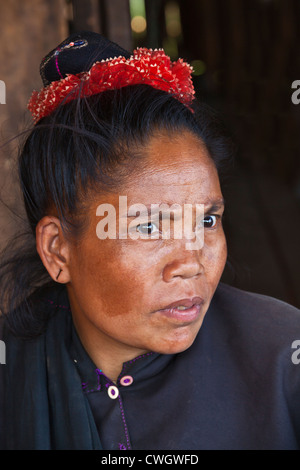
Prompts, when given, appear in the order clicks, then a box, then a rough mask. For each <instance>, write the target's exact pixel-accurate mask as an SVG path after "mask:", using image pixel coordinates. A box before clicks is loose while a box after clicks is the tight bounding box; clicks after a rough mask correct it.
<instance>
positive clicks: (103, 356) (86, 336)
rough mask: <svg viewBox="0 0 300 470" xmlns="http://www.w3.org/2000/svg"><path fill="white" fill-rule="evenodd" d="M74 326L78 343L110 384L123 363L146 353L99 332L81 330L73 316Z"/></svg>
mask: <svg viewBox="0 0 300 470" xmlns="http://www.w3.org/2000/svg"><path fill="white" fill-rule="evenodd" d="M73 321H74V325H75V328H76V331H77V334H78V336H79V338H80V341H81V343H82V345H83V347H84V349H85V350H86V352H87V354H88V355H89V356H90V358H91V359H92V361H93V362H94V364H95V365H96V367H97V368H98V369H101V370H102V372H103V374H104V375H106V377H108V378H109V379H110V380H111V381H112V382H115V383H116V382H117V379H118V377H119V375H120V373H121V371H122V368H123V363H124V362H127V361H130V360H132V359H134V358H136V357H137V356H139V355H142V354H145V353H147V352H148V351H146V350H143V349H139V348H135V347H132V346H128V345H126V344H123V343H119V342H118V341H116V340H115V339H114V338H110V337H107V336H106V335H105V334H103V333H102V332H101V331H100V330H95V329H94V328H91V329H88V330H87V329H86V328H85V329H82V328H80V321H79V322H78V321H77V319H76V317H74V316H73Z"/></svg>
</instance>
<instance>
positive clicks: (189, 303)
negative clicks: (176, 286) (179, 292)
mask: <svg viewBox="0 0 300 470" xmlns="http://www.w3.org/2000/svg"><path fill="white" fill-rule="evenodd" d="M203 303H204V300H203V299H202V298H201V297H193V298H191V299H181V300H178V301H176V302H173V303H172V304H170V305H168V306H167V307H164V308H163V309H161V310H158V313H159V314H161V315H164V316H166V317H168V318H170V319H174V320H177V321H179V322H181V323H191V322H193V321H195V320H197V318H198V317H199V315H200V313H201V310H202V306H203Z"/></svg>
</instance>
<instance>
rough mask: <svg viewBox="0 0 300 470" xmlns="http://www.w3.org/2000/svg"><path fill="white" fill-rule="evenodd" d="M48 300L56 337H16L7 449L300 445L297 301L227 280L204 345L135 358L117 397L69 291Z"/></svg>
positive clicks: (11, 341) (4, 397)
mask: <svg viewBox="0 0 300 470" xmlns="http://www.w3.org/2000/svg"><path fill="white" fill-rule="evenodd" d="M42 302H44V303H42V304H41V303H39V307H38V308H41V305H44V307H45V309H48V308H50V310H51V309H52V314H51V318H50V320H49V322H48V327H47V330H46V332H45V333H44V334H42V335H40V336H39V337H37V338H36V339H34V340H30V341H28V340H21V339H18V338H15V337H13V336H12V335H11V334H10V333H9V332H8V331H6V333H5V335H4V339H5V342H6V352H7V358H6V365H0V373H1V375H2V377H3V376H5V390H4V391H3V390H1V397H0V398H1V401H2V403H3V401H4V403H5V416H4V417H3V416H2V417H1V425H0V429H1V430H2V429H3V430H4V434H5V440H6V441H5V443H4V444H3V445H2V446H3V447H4V448H9V449H102V448H104V449H118V448H119V449H125V448H127V449H144V450H146V449H155V450H156V449H168V450H169V449H177V450H180V449H183V450H191V449H195V450H197V449H199V450H200V449H299V448H300V399H299V397H300V364H297V361H293V357H295V355H294V356H293V354H294V353H295V349H293V344H295V343H294V342H295V341H297V340H300V311H299V310H297V309H296V308H294V307H292V306H290V305H287V304H286V303H284V302H281V301H279V300H275V299H273V298H270V297H266V296H262V295H257V294H252V293H249V292H244V291H241V290H239V289H236V288H233V287H229V286H226V285H224V284H220V285H219V287H218V289H217V291H216V293H215V295H214V298H213V300H212V302H211V305H210V308H209V310H208V312H207V314H206V316H205V319H204V322H203V325H202V327H201V329H200V331H199V333H198V336H197V338H196V339H195V341H194V343H193V345H192V346H191V347H190V348H189V349H188V350H186V351H184V352H182V353H179V354H175V355H169V356H168V355H160V354H156V353H149V354H147V355H144V357H139V358H136V359H135V360H132V361H128V363H124V366H123V370H122V373H121V374H120V377H119V380H118V382H117V388H118V390H119V392H120V393H119V397H118V399H116V400H114V399H111V398H110V397H109V396H108V393H107V391H108V388H109V386H110V385H112V383H111V382H110V380H109V378H107V377H105V376H104V375H103V374H101V371H99V370H98V369H97V368H96V366H95V365H94V364H93V363H92V361H91V359H90V358H89V357H88V356H87V354H86V352H85V351H84V349H83V347H82V345H81V343H80V341H79V339H78V337H77V335H76V332H75V330H74V326H73V322H72V318H71V313H70V310H69V304H68V299H67V295H66V293H65V298H64V300H61V299H59V300H57V298H56V292H55V290H54V291H49V292H47V293H46V294H45V297H44V299H43V300H42ZM124 374H125V375H129V376H130V377H132V378H133V383H132V384H131V385H130V386H128V387H127V386H122V385H121V382H120V381H121V378H122V376H123V377H124ZM2 423H3V424H2Z"/></svg>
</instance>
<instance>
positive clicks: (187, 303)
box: [161, 297, 203, 310]
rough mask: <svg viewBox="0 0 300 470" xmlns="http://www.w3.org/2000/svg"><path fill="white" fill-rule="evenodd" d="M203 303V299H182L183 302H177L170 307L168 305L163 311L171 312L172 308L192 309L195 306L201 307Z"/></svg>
mask: <svg viewBox="0 0 300 470" xmlns="http://www.w3.org/2000/svg"><path fill="white" fill-rule="evenodd" d="M202 303H203V299H202V298H201V297H193V298H192V299H181V300H177V301H176V302H173V303H172V304H170V305H167V307H164V308H163V309H161V310H170V309H172V308H178V307H187V308H191V307H192V306H193V305H201V304H202Z"/></svg>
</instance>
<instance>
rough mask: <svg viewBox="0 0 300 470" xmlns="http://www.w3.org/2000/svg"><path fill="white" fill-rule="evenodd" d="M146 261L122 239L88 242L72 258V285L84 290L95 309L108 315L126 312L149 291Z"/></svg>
mask: <svg viewBox="0 0 300 470" xmlns="http://www.w3.org/2000/svg"><path fill="white" fill-rule="evenodd" d="M145 261H146V257H145V256H142V254H141V253H140V251H139V250H137V249H136V248H135V247H134V245H132V246H127V245H126V243H124V242H123V241H119V240H101V241H100V242H99V241H97V242H96V243H95V244H94V246H92V245H91V244H87V245H86V246H82V247H81V249H79V250H78V254H77V260H75V258H74V262H73V267H74V270H73V273H72V277H73V284H74V289H75V290H76V291H77V292H84V296H85V298H86V299H87V301H88V302H89V304H90V305H91V304H92V305H93V307H92V308H93V310H94V311H96V310H97V309H98V310H100V309H101V310H102V311H106V312H107V313H108V314H109V315H110V316H117V315H120V314H124V315H126V314H127V315H129V314H130V313H133V312H134V311H135V310H136V309H137V307H138V306H140V305H141V302H145V300H147V293H149V292H151V288H150V283H151V279H152V278H153V272H152V271H151V266H148V265H147V264H146V263H145ZM77 266H80V269H79V270H78V268H77ZM151 273H152V274H151ZM75 284H76V285H75Z"/></svg>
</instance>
